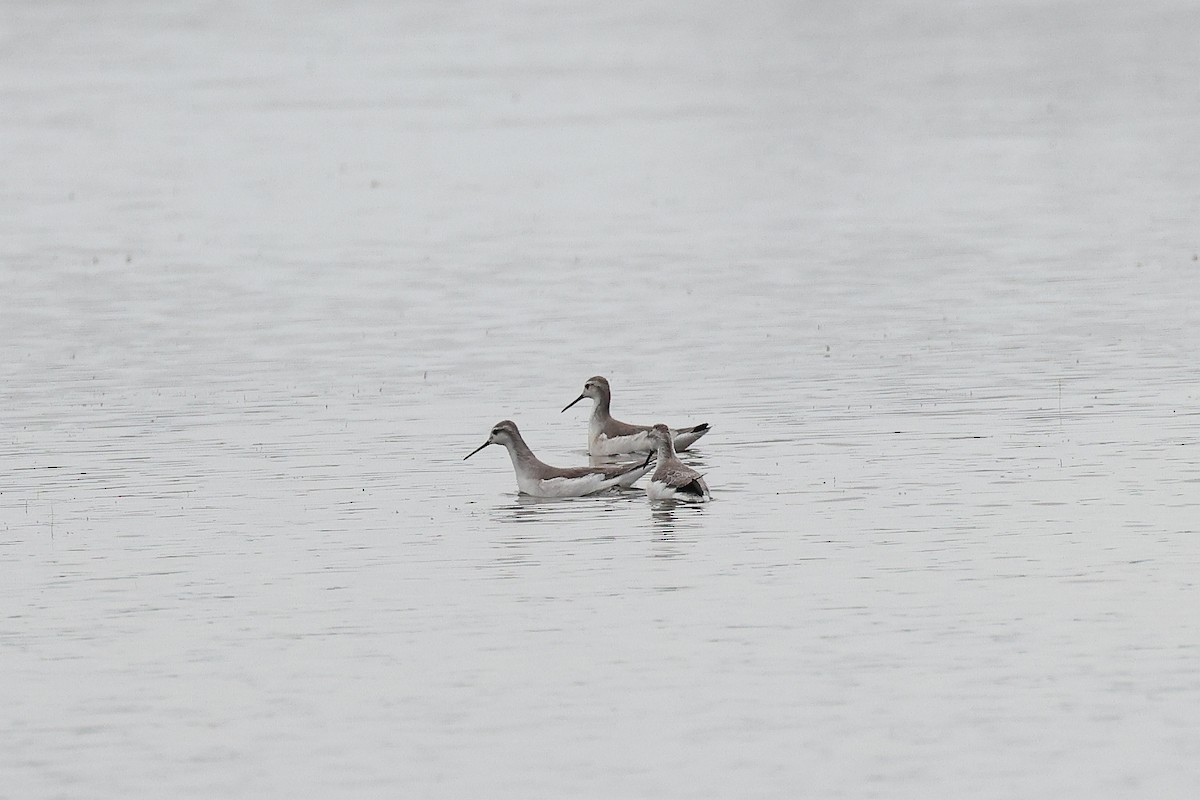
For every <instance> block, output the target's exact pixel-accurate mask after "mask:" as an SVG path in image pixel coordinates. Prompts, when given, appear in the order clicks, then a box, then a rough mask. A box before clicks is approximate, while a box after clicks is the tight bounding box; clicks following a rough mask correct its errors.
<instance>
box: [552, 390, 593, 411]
mask: <svg viewBox="0 0 1200 800" xmlns="http://www.w3.org/2000/svg"><path fill="white" fill-rule="evenodd" d="M585 397H587V395H586V394H581V395H579V397H576V398H575V399H574V400H572V401H571V402H569V403H567V406H566V408H564V409H563V411H566V410H567V408H570V407H571V406H573V405H575V404H576V403H578V402H579V401H580V400H582V399H583V398H585ZM558 413H560V414H561V413H562V411H560V412H558Z"/></svg>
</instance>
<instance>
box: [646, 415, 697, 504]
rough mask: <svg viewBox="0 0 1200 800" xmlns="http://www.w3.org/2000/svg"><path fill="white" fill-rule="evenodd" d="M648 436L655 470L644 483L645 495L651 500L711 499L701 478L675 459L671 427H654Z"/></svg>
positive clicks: (694, 471)
mask: <svg viewBox="0 0 1200 800" xmlns="http://www.w3.org/2000/svg"><path fill="white" fill-rule="evenodd" d="M648 436H649V437H650V441H651V442H652V443H653V444H654V446H655V448H656V450H657V453H658V467H657V468H656V469H655V470H654V474H653V475H651V476H650V482H649V483H648V484H646V495H647V496H648V497H649V498H650V499H651V500H711V499H712V494H711V493H710V492H709V491H708V484H707V483H705V482H704V476H703V475H701V474H700V473H699V472H696V470H694V469H692V468H691V467H689V466H688V465H687V464H684V463H683V462H682V461H680V460H679V459H678V458H677V457H676V456H675V447H674V446H673V445H672V444H671V439H672V436H671V430H670V428H668V427H667V426H666V425H654V426H653V427H651V428H650V432H649V434H648Z"/></svg>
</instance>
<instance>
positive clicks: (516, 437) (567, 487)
mask: <svg viewBox="0 0 1200 800" xmlns="http://www.w3.org/2000/svg"><path fill="white" fill-rule="evenodd" d="M489 444H499V445H504V447H505V449H507V450H508V455H509V457H511V458H512V463H513V471H514V472H516V474H517V487H518V488H519V489H520V490H521V492H522V493H523V494H528V495H533V496H534V497H581V496H583V495H585V494H595V493H596V492H602V491H604V490H605V489H610V488H612V487H614V486H618V487H621V488H628V487H630V486H632V485H633V484H634V482H635V481H637V479H638V478H640V477H642V476H643V475H645V474H646V473H647V472H649V471H650V470H651V468H652V467H653V465H652V464H651V460H652V459H651V457H650V456H647V457H646V460H645V461H639V462H635V463H632V464H602V465H598V466H592V467H566V468H563V467H552V466H550V465H549V464H545V463H543V462H542V461H540V460H539V459H538V457H537V456H535V455H534V454H533V451H532V450H530V449H529V445H527V444H525V440H524V439H522V438H521V432H520V431H519V430H517V425H516V423H515V422H513V421H512V420H507V419H506V420H503V421H501V422H497V423H496V425H495V427H493V428H492V432H491V434H489V435H488V440H487V441H486V442H484V443H483V444H481V445H479V447H476V448H475V449H474V450H472V451H471V452H470V453H467V454H466V455H465V456H463V461H466V460H467V459H468V458H470V457H471V456H473V455H475V454H476V453H478V452H479V451H480V450H482V449H483V448H485V447H487V446H488V445H489Z"/></svg>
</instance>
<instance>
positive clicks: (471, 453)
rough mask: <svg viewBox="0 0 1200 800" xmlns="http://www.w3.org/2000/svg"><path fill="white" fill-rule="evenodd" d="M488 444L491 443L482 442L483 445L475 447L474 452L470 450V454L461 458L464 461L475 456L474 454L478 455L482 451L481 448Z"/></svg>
mask: <svg viewBox="0 0 1200 800" xmlns="http://www.w3.org/2000/svg"><path fill="white" fill-rule="evenodd" d="M489 444H491V442H484V443H483V444H481V445H479V447H476V448H475V449H474V450H472V451H471V452H469V453H467V454H466V455H465V456H463V461H466V460H467V459H468V458H470V457H471V456H473V455H475V454H476V453H478V452H479V451H480V450H482V449H483V448H485V447H487V446H488V445H489Z"/></svg>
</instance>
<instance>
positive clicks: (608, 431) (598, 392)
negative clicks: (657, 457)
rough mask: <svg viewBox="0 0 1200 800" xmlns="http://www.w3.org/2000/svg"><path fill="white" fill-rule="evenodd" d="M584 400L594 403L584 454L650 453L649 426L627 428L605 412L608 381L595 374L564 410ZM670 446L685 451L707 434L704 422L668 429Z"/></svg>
mask: <svg viewBox="0 0 1200 800" xmlns="http://www.w3.org/2000/svg"><path fill="white" fill-rule="evenodd" d="M585 397H590V398H592V399H593V400H595V401H596V405H595V406H594V407H593V408H592V417H591V419H590V420H589V421H588V454H589V455H593V456H614V455H619V454H621V453H646V452H652V451H653V450H654V449H655V448H654V444H653V443H652V442H651V441H650V438H649V436H648V432H649V430H650V426H649V425H630V424H629V423H628V422H621V421H620V420H617V419H613V417H612V415H611V414H610V413H609V405H610V403H611V402H612V390H611V389H610V388H609V385H608V379H607V378H605V377H603V376H601V375H596V376H594V377H591V378H588V379H587V383H585V384H584V385H583V393H582V394H581V395H579V397H576V398H575V399H574V400H572V401H571V402H570V403H568V404H567V407H566V408H564V409H563V411H566V410H567V408H570V407H571V406H573V405H575V404H576V403H578V402H579V401H580V400H582V399H584V398H585ZM670 431H671V436H672V439H673V444H674V446H675V449H676V450H677V451H683V450H687V449H688V448H689V447H691V446H692V444H693V443H694V442H695V441H696V440H697V439H699V438H700V437H701V436H703V435H704V434H706V433H708V431H709V428H708V423H707V422H702V423H700V424H699V425H693V426H692V427H690V428H671V429H670Z"/></svg>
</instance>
